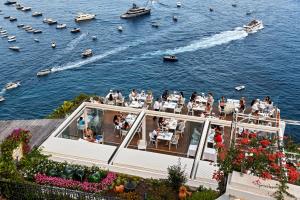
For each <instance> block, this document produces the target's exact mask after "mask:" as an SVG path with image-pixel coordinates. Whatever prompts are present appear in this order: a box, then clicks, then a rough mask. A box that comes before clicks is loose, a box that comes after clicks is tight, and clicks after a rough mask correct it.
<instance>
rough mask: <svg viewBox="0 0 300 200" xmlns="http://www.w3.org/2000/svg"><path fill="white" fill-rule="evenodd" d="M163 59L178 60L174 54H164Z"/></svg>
mask: <svg viewBox="0 0 300 200" xmlns="http://www.w3.org/2000/svg"><path fill="white" fill-rule="evenodd" d="M163 60H164V61H168V62H177V61H178V59H177V57H176V56H174V55H168V56H164V57H163Z"/></svg>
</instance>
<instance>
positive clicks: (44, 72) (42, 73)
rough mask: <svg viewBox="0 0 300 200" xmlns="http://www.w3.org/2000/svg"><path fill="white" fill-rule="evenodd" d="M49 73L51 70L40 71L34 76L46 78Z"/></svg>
mask: <svg viewBox="0 0 300 200" xmlns="http://www.w3.org/2000/svg"><path fill="white" fill-rule="evenodd" d="M50 73H51V69H42V70H41V71H39V72H38V73H37V74H36V75H37V76H46V75H48V74H50Z"/></svg>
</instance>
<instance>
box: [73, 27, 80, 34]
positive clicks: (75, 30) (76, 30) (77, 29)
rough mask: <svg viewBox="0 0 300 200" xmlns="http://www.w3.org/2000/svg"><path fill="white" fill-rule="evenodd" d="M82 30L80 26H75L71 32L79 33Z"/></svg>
mask: <svg viewBox="0 0 300 200" xmlns="http://www.w3.org/2000/svg"><path fill="white" fill-rule="evenodd" d="M79 32H80V28H73V29H72V30H71V33H79Z"/></svg>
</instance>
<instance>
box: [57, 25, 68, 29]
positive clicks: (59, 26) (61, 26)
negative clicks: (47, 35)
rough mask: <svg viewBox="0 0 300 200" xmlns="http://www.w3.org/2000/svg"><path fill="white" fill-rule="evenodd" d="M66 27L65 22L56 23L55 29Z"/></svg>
mask: <svg viewBox="0 0 300 200" xmlns="http://www.w3.org/2000/svg"><path fill="white" fill-rule="evenodd" d="M64 28H67V24H57V25H56V29H64Z"/></svg>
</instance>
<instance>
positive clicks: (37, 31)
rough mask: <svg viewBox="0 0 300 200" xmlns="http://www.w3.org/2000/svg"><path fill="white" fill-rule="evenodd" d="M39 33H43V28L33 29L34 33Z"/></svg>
mask: <svg viewBox="0 0 300 200" xmlns="http://www.w3.org/2000/svg"><path fill="white" fill-rule="evenodd" d="M39 33H43V31H42V30H34V31H33V34H39Z"/></svg>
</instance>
